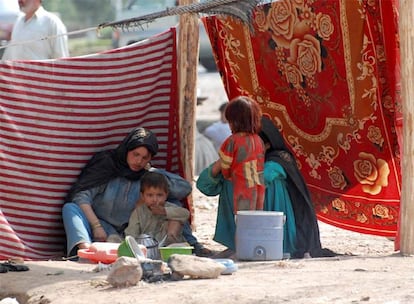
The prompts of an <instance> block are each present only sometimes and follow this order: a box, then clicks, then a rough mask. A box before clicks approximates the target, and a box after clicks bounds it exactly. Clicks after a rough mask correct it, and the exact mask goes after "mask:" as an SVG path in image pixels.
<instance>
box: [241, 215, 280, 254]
mask: <svg viewBox="0 0 414 304" xmlns="http://www.w3.org/2000/svg"><path fill="white" fill-rule="evenodd" d="M283 224H284V214H283V212H277V211H238V212H237V217H236V257H237V259H238V260H250V261H273V260H281V259H283Z"/></svg>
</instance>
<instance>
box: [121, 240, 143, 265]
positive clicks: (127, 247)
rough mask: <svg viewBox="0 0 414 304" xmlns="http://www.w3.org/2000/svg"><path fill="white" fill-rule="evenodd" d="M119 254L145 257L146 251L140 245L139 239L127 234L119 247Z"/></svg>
mask: <svg viewBox="0 0 414 304" xmlns="http://www.w3.org/2000/svg"><path fill="white" fill-rule="evenodd" d="M118 256H119V257H121V256H126V257H131V258H137V259H138V258H145V253H144V252H142V250H141V248H140V247H139V245H138V243H137V241H135V239H134V238H133V237H132V236H130V235H127V236H126V237H125V241H123V242H122V243H121V245H119V247H118Z"/></svg>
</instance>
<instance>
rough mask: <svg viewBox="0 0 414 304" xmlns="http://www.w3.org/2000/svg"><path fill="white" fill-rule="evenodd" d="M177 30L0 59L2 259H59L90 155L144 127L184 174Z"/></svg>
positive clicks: (160, 160)
mask: <svg viewBox="0 0 414 304" xmlns="http://www.w3.org/2000/svg"><path fill="white" fill-rule="evenodd" d="M178 118H179V117H178V98H177V71H176V32H175V29H171V30H168V31H166V32H164V33H162V34H160V35H157V36H154V37H151V38H150V39H148V40H145V41H142V42H139V43H136V44H133V45H130V46H127V47H123V48H119V49H114V50H110V51H106V52H103V53H99V54H93V55H88V56H84V57H77V58H67V59H57V60H48V61H14V62H5V61H3V62H0V172H1V173H0V174H1V181H0V184H1V185H0V259H7V258H9V257H17V256H19V257H23V258H25V259H49V258H54V257H60V256H62V255H63V248H64V230H63V225H62V221H61V208H62V204H63V203H64V197H65V195H66V193H67V191H68V189H69V188H70V186H71V185H72V183H73V182H74V181H75V180H76V178H77V176H78V174H79V173H80V170H81V169H82V168H83V166H84V165H85V163H86V162H87V161H88V160H89V159H90V157H91V156H92V155H93V154H94V153H95V152H97V151H101V150H104V149H109V148H115V147H116V146H117V145H118V144H119V143H120V142H121V141H122V139H123V138H124V137H125V136H126V135H127V134H128V133H129V131H130V130H131V129H132V128H134V127H136V126H142V127H146V128H148V129H150V130H152V131H153V132H154V133H155V134H156V135H157V137H158V139H159V144H160V149H159V153H158V154H157V155H156V157H155V158H154V159H153V161H152V165H153V166H155V167H160V168H164V169H167V170H169V171H172V172H176V173H182V165H181V162H180V159H179V155H180V151H179V147H180V145H179V135H178V134H179V130H178Z"/></svg>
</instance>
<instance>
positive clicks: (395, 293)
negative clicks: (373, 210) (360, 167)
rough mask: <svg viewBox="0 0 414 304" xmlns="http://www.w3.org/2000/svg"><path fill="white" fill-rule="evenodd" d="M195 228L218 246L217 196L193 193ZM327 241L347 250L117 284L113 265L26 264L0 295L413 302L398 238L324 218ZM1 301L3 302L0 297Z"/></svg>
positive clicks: (2, 280) (411, 272) (41, 299)
mask: <svg viewBox="0 0 414 304" xmlns="http://www.w3.org/2000/svg"><path fill="white" fill-rule="evenodd" d="M194 200H195V207H196V218H195V220H196V225H197V231H196V232H195V234H196V235H197V237H198V238H199V239H200V240H201V241H202V242H204V243H205V244H206V245H207V246H209V247H210V248H212V249H216V250H220V249H222V247H221V246H220V245H219V244H217V243H215V242H214V241H212V235H213V233H214V224H215V219H216V211H217V198H216V197H213V198H207V197H205V196H203V195H202V194H200V193H199V192H198V191H195V193H194ZM320 230H321V241H322V244H323V246H324V247H328V248H330V249H332V250H334V251H336V252H338V253H341V254H344V255H343V256H339V257H335V258H318V259H303V260H281V261H267V262H252V261H251V262H246V261H245V262H236V264H237V266H238V270H237V271H236V272H235V273H233V274H231V275H221V276H219V278H217V279H209V280H199V279H198V280H196V279H184V280H182V281H165V282H158V283H145V282H143V281H141V282H140V283H139V284H138V285H137V286H133V287H128V288H113V287H112V286H111V285H109V284H108V283H107V282H106V277H107V274H108V270H103V271H101V272H94V271H93V270H94V269H95V268H96V264H90V263H85V262H82V263H81V262H70V261H42V262H26V265H28V266H29V267H30V270H29V271H27V272H9V273H5V274H0V299H2V298H5V297H14V298H16V299H17V301H18V302H19V303H20V304H23V303H31V304H34V303H36V304H46V303H138V302H142V303H167V302H168V303H178V302H179V303H184V304H190V303H201V304H202V303H206V304H207V303H209V304H211V303H242V304H244V303H246V304H247V303H307V304H308V303H387V304H399V303H413V302H414V260H413V258H412V257H402V256H400V255H399V254H398V253H395V252H394V251H393V242H392V241H390V240H388V239H386V238H383V237H375V236H369V235H362V234H358V233H353V232H349V231H345V230H340V229H337V228H335V227H332V226H329V225H326V224H323V223H320ZM0 303H1V302H0Z"/></svg>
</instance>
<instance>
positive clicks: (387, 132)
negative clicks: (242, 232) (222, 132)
mask: <svg viewBox="0 0 414 304" xmlns="http://www.w3.org/2000/svg"><path fill="white" fill-rule="evenodd" d="M397 7H398V6H397V3H396V1H394V0H388V1H380V0H363V1H362V0H360V1H357V0H329V1H326V0H281V1H275V2H272V3H268V4H264V5H262V6H258V7H257V9H256V10H255V12H254V22H253V28H254V31H250V30H249V28H248V27H247V26H243V25H242V24H241V23H240V22H239V21H237V20H236V19H232V18H228V17H227V18H226V17H208V18H206V19H204V22H205V27H206V29H207V32H208V33H209V36H210V40H211V42H212V46H213V49H214V53H215V56H216V60H217V63H218V67H219V70H220V73H221V75H222V79H223V83H224V85H225V89H226V91H227V94H228V97H229V98H230V99H231V98H233V97H235V96H237V95H249V96H251V97H252V98H254V99H255V100H257V101H258V102H259V103H260V105H261V107H262V109H263V111H264V112H265V113H268V114H269V115H270V116H271V117H272V119H273V121H274V122H275V123H276V124H277V125H278V126H279V128H280V130H281V131H282V133H283V136H284V138H285V140H286V142H287V143H288V144H289V146H290V147H291V149H292V151H293V152H294V153H295V155H296V157H297V161H298V164H299V166H300V168H301V171H302V174H303V175H304V177H305V179H306V181H307V183H308V185H309V188H310V190H311V193H312V196H313V200H314V204H315V208H316V211H317V214H318V218H319V219H320V220H322V221H324V222H326V223H329V224H332V225H335V226H337V227H340V228H344V229H347V230H352V231H357V232H362V233H368V234H374V235H383V236H394V235H395V234H396V231H397V223H398V217H399V205H400V195H401V169H400V155H399V145H398V135H399V131H398V130H399V128H398V126H397V125H396V120H397V119H398V118H401V103H400V96H399V93H400V92H399V80H400V79H399V74H398V73H399V49H398V47H399V46H398V23H397V22H398V11H397Z"/></svg>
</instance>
